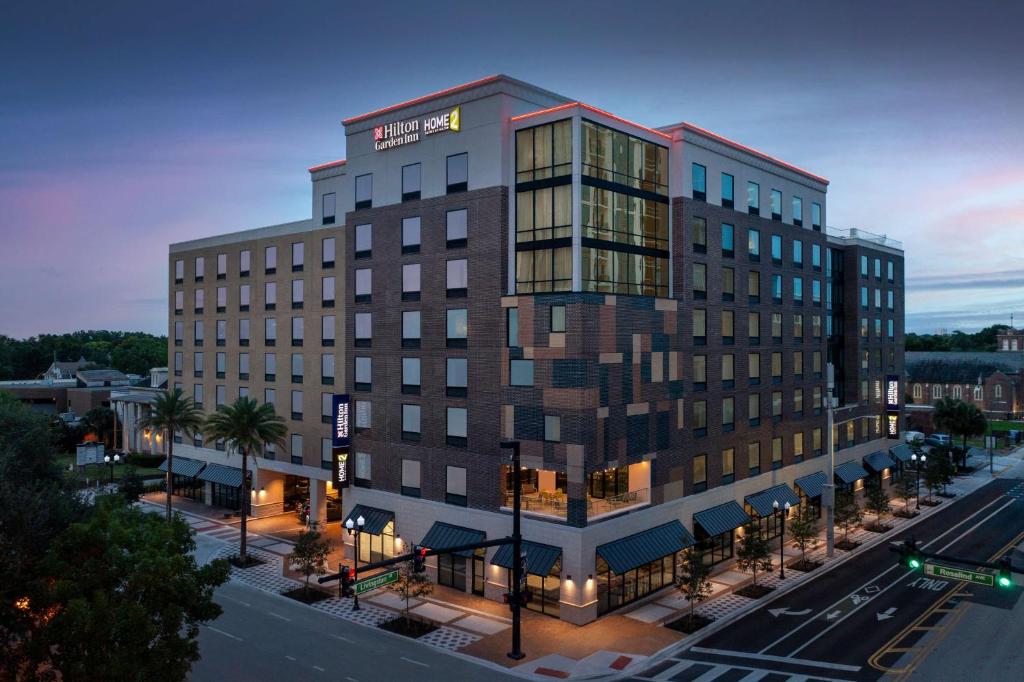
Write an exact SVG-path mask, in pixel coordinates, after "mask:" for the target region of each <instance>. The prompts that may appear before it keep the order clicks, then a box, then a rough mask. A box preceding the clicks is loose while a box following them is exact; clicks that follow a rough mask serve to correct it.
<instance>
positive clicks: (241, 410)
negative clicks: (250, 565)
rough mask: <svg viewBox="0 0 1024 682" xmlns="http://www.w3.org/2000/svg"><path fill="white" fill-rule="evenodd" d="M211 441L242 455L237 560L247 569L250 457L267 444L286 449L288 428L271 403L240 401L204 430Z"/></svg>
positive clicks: (223, 409)
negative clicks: (239, 529) (240, 520)
mask: <svg viewBox="0 0 1024 682" xmlns="http://www.w3.org/2000/svg"><path fill="white" fill-rule="evenodd" d="M203 431H204V433H205V434H206V437H207V438H209V439H211V440H223V441H224V442H225V443H226V444H227V446H228V450H229V451H230V450H238V452H239V453H241V455H242V528H241V530H242V540H241V543H240V545H239V553H238V559H239V563H240V564H241V566H243V567H244V566H246V564H247V557H246V554H245V540H246V517H247V516H248V511H249V508H248V503H249V455H250V454H252V455H253V456H256V455H260V454H262V453H263V447H264V445H266V444H269V443H273V444H274V445H279V446H281V447H284V438H285V435H286V434H287V433H288V427H287V426H286V425H285V421H284V419H282V418H281V417H280V416H278V415H277V413H276V412H274V406H273V405H271V404H270V403H264V404H262V405H260V404H259V403H257V402H256V401H255V400H253V399H252V398H247V397H240V398H239V399H238V400H236V401H235V402H234V404H232V405H221V406H220V407H218V408H217V411H216V412H214V413H213V414H211V415H210V416H209V417H208V418H207V420H206V426H205V427H204V428H203Z"/></svg>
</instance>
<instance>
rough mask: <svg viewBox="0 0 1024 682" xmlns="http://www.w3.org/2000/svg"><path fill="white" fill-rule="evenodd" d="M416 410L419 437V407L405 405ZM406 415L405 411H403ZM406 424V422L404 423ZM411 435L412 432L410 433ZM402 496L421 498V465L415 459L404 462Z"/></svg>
mask: <svg viewBox="0 0 1024 682" xmlns="http://www.w3.org/2000/svg"><path fill="white" fill-rule="evenodd" d="M402 407H403V408H405V407H415V408H416V432H415V433H416V435H417V436H419V419H420V418H419V405H403V406H402ZM403 414H404V410H403ZM403 423H404V421H403ZM410 434H412V432H411V431H410ZM417 440H418V438H417ZM402 494H403V495H406V496H409V497H419V496H420V463H419V462H417V461H416V460H414V459H403V460H402Z"/></svg>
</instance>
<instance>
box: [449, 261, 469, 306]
mask: <svg viewBox="0 0 1024 682" xmlns="http://www.w3.org/2000/svg"><path fill="white" fill-rule="evenodd" d="M446 274H447V296H448V298H465V296H466V292H467V290H468V289H469V261H468V260H466V259H465V258H460V259H458V260H450V261H448V263H447V268H446Z"/></svg>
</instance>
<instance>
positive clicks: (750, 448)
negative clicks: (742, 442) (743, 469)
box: [747, 441, 761, 476]
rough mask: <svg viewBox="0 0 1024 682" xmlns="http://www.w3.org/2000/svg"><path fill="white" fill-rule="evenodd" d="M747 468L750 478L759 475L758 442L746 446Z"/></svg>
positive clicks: (759, 456)
mask: <svg viewBox="0 0 1024 682" xmlns="http://www.w3.org/2000/svg"><path fill="white" fill-rule="evenodd" d="M747 466H748V467H749V469H750V475H751V476H756V475H757V474H759V473H761V443H760V442H759V441H754V442H752V443H748V444H747Z"/></svg>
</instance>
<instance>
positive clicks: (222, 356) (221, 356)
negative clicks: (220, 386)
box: [214, 353, 228, 379]
mask: <svg viewBox="0 0 1024 682" xmlns="http://www.w3.org/2000/svg"><path fill="white" fill-rule="evenodd" d="M214 360H215V361H216V363H217V366H216V370H215V371H216V372H217V378H218V379H223V378H224V375H225V374H226V373H227V365H228V356H227V353H217V354H216V355H215V356H214Z"/></svg>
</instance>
